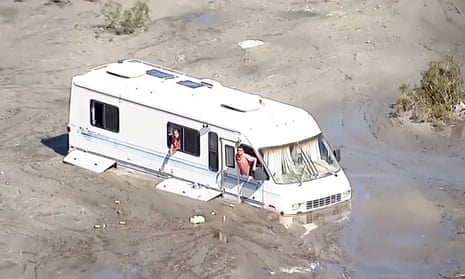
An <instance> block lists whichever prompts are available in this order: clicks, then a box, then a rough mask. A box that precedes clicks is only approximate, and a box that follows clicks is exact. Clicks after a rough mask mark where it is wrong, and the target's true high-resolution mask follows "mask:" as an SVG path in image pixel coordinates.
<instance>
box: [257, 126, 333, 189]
mask: <svg viewBox="0 0 465 279" xmlns="http://www.w3.org/2000/svg"><path fill="white" fill-rule="evenodd" d="M260 152H261V155H262V157H263V160H264V163H265V164H266V165H267V167H268V169H269V170H270V172H271V175H272V176H273V178H274V180H275V182H276V183H280V184H288V183H302V182H305V181H309V180H312V179H316V178H319V177H322V176H326V175H328V174H334V173H336V172H337V171H339V164H338V163H337V160H336V158H335V156H334V154H333V151H332V150H331V148H330V146H329V144H328V143H327V141H326V139H325V138H324V137H323V136H322V134H320V135H318V136H315V137H312V138H309V139H306V140H303V141H299V142H293V143H290V144H287V145H281V146H274V147H267V148H262V149H261V150H260Z"/></svg>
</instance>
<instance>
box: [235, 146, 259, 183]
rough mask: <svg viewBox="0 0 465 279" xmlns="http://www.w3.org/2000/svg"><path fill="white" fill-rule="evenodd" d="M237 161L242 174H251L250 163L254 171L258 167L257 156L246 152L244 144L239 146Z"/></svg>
mask: <svg viewBox="0 0 465 279" xmlns="http://www.w3.org/2000/svg"><path fill="white" fill-rule="evenodd" d="M236 163H237V165H238V166H239V172H240V174H241V175H245V176H249V175H250V165H252V170H253V171H255V169H256V168H257V158H255V157H254V156H251V155H249V154H247V153H245V152H244V148H242V146H239V147H238V148H237V153H236Z"/></svg>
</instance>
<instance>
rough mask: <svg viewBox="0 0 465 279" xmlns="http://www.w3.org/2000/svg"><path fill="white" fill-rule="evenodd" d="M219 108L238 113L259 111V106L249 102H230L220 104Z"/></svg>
mask: <svg viewBox="0 0 465 279" xmlns="http://www.w3.org/2000/svg"><path fill="white" fill-rule="evenodd" d="M221 106H222V107H224V108H227V109H230V110H234V111H238V112H251V111H254V110H258V109H260V106H258V105H257V104H256V103H252V102H250V101H245V102H243V103H239V102H230V103H226V104H221Z"/></svg>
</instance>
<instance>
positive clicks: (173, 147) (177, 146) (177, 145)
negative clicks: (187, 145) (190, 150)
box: [170, 129, 181, 155]
mask: <svg viewBox="0 0 465 279" xmlns="http://www.w3.org/2000/svg"><path fill="white" fill-rule="evenodd" d="M178 150H181V137H180V135H179V130H178V129H173V134H172V135H171V143H170V155H173V154H174V153H176V151H178Z"/></svg>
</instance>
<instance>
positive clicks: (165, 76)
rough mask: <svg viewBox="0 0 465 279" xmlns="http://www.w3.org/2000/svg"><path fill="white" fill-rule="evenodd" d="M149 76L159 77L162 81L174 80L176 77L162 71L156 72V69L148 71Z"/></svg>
mask: <svg viewBox="0 0 465 279" xmlns="http://www.w3.org/2000/svg"><path fill="white" fill-rule="evenodd" d="M147 75H149V76H154V77H157V78H162V79H172V78H174V75H172V74H169V73H165V72H162V71H159V70H156V69H151V70H148V71H147Z"/></svg>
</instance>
